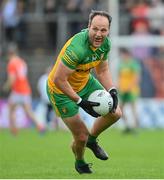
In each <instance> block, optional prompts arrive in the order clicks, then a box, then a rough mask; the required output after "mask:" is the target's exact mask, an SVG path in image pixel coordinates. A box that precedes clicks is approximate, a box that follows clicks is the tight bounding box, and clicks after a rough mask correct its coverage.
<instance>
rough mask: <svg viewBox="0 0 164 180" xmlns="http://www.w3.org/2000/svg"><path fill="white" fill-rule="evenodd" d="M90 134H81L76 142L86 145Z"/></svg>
mask: <svg viewBox="0 0 164 180" xmlns="http://www.w3.org/2000/svg"><path fill="white" fill-rule="evenodd" d="M88 135H89V134H88V133H87V132H85V133H84V132H82V133H79V134H78V136H76V142H77V141H78V142H80V143H86V142H87V140H88Z"/></svg>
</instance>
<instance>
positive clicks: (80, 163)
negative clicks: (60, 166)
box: [75, 159, 86, 166]
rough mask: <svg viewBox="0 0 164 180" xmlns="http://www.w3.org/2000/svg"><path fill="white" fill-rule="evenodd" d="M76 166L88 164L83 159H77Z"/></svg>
mask: <svg viewBox="0 0 164 180" xmlns="http://www.w3.org/2000/svg"><path fill="white" fill-rule="evenodd" d="M75 164H77V165H79V166H80V165H84V164H86V162H85V161H84V160H83V159H76V161H75Z"/></svg>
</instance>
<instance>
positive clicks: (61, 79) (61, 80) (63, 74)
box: [54, 61, 80, 102]
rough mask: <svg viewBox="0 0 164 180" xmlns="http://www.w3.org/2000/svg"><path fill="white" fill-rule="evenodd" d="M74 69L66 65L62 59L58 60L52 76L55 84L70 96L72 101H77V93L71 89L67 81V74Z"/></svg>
mask: <svg viewBox="0 0 164 180" xmlns="http://www.w3.org/2000/svg"><path fill="white" fill-rule="evenodd" d="M74 71H75V70H73V69H70V68H69V67H67V66H66V65H65V64H64V63H63V62H62V61H60V62H59V65H58V68H57V71H56V73H55V77H54V83H55V85H56V86H57V87H58V88H59V89H60V90H61V91H62V92H63V93H64V94H66V95H67V96H69V97H70V99H72V100H73V101H75V102H77V101H78V100H79V98H80V97H79V95H78V94H77V93H76V92H75V91H74V90H73V89H72V87H71V85H70V84H69V82H68V78H69V76H70V75H71V74H72V73H73V72H74Z"/></svg>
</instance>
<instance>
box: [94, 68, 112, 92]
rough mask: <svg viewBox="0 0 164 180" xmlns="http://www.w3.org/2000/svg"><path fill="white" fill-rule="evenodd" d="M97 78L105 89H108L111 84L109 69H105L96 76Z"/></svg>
mask: <svg viewBox="0 0 164 180" xmlns="http://www.w3.org/2000/svg"><path fill="white" fill-rule="evenodd" d="M97 79H98V80H99V81H100V83H101V84H102V85H103V86H104V88H105V89H106V90H108V89H110V88H111V87H112V86H113V81H112V77H111V74H110V72H109V71H105V72H104V73H101V74H99V75H98V76H97Z"/></svg>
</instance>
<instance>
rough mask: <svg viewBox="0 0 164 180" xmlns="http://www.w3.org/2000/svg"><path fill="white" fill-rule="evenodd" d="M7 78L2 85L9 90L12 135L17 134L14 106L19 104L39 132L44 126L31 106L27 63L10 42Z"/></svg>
mask: <svg viewBox="0 0 164 180" xmlns="http://www.w3.org/2000/svg"><path fill="white" fill-rule="evenodd" d="M8 60H9V61H8V65H7V75H8V77H7V80H6V82H5V84H4V86H3V90H4V91H11V93H10V96H9V99H8V103H9V104H8V105H9V120H10V130H11V133H13V134H14V135H15V134H17V132H18V129H17V127H16V118H17V117H16V114H15V113H16V107H17V105H21V106H22V107H23V109H24V111H25V113H26V114H27V116H28V117H29V118H30V119H31V120H32V121H33V123H34V124H35V125H36V127H37V129H38V131H39V132H43V131H44V128H43V127H42V126H41V125H40V124H39V123H38V120H37V118H36V116H35V115H34V113H33V111H32V107H31V87H30V84H29V82H28V79H27V64H26V62H25V61H24V60H23V59H22V58H21V57H19V56H18V54H17V47H16V45H15V44H10V45H9V48H8Z"/></svg>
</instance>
